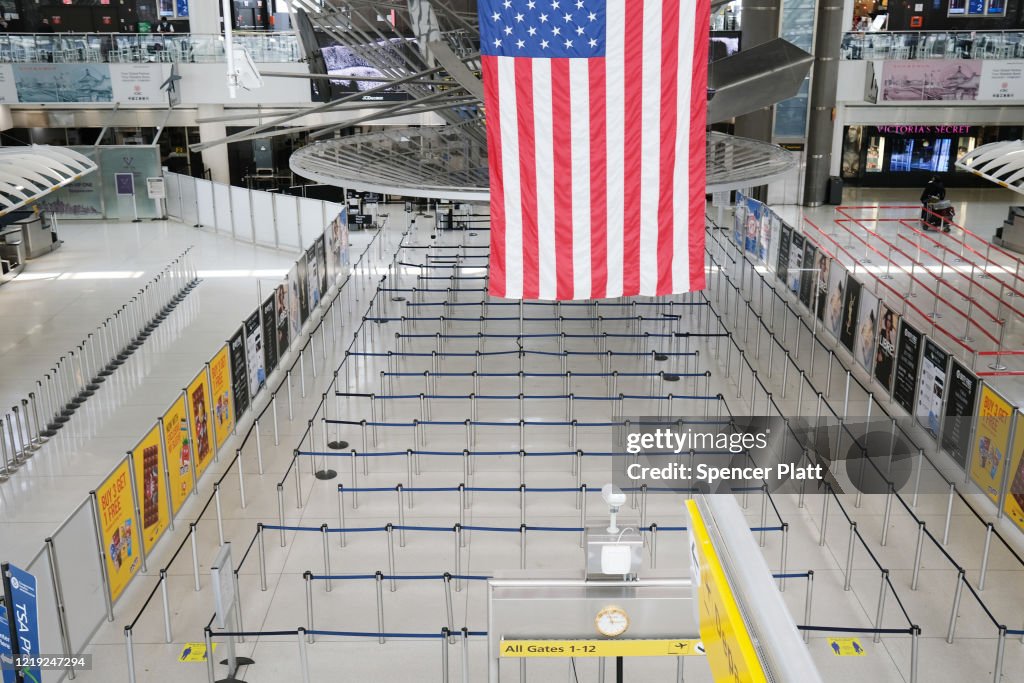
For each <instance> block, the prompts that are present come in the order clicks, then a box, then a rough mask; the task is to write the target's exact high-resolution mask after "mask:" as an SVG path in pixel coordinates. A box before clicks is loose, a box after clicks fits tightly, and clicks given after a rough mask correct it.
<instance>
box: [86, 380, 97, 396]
mask: <svg viewBox="0 0 1024 683" xmlns="http://www.w3.org/2000/svg"><path fill="white" fill-rule="evenodd" d="M85 388H86V389H87V390H88V391H89V393H88V396H92V395H93V394H95V393H96V390H97V389H99V388H100V385H99V384H93V383H92V382H90V383H89V384H86V385H85Z"/></svg>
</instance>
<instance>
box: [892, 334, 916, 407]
mask: <svg viewBox="0 0 1024 683" xmlns="http://www.w3.org/2000/svg"><path fill="white" fill-rule="evenodd" d="M920 365H921V333H920V332H918V331H917V330H916V329H915V328H914V327H913V326H912V325H909V324H908V323H907V321H906V320H904V321H903V324H902V325H900V331H899V343H898V344H897V345H896V370H895V372H894V373H893V384H892V400H894V401H895V402H896V405H898V406H899V407H901V408H903V410H905V411H907V413H912V412H914V390H915V389H916V388H917V372H918V370H919V369H920Z"/></svg>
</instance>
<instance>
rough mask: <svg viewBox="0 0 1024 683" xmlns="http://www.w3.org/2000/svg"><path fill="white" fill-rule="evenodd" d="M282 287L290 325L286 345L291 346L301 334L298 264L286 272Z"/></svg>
mask: <svg viewBox="0 0 1024 683" xmlns="http://www.w3.org/2000/svg"><path fill="white" fill-rule="evenodd" d="M300 260H302V259H300ZM284 285H285V289H287V290H288V321H289V323H290V328H289V329H290V330H291V333H290V334H289V337H288V343H289V344H291V340H293V339H298V338H299V333H301V332H302V317H301V316H302V312H301V308H302V306H301V305H300V304H299V300H300V299H301V290H300V288H299V265H298V264H295V265H294V266H292V269H291V270H290V271H288V277H287V279H285V282H284Z"/></svg>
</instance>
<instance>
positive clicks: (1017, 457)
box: [1003, 413, 1024, 529]
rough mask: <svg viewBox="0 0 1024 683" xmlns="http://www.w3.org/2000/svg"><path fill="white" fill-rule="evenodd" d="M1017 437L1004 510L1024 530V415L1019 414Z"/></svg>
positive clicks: (1011, 451)
mask: <svg viewBox="0 0 1024 683" xmlns="http://www.w3.org/2000/svg"><path fill="white" fill-rule="evenodd" d="M1016 420H1017V435H1016V436H1015V437H1014V438H1013V447H1012V448H1011V449H1010V454H1011V455H1012V456H1013V457H1011V458H1010V485H1009V488H1008V489H1007V491H1006V501H1005V502H1004V503H1003V510H1004V511H1005V512H1006V516H1007V517H1009V518H1010V519H1012V520H1013V522H1014V523H1015V524H1016V525H1017V526H1019V527H1020V528H1021V529H1024V457H1022V456H1024V415H1021V414H1020V413H1017V416H1016Z"/></svg>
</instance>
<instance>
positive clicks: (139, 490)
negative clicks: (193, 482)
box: [132, 426, 168, 553]
mask: <svg viewBox="0 0 1024 683" xmlns="http://www.w3.org/2000/svg"><path fill="white" fill-rule="evenodd" d="M132 469H133V470H134V472H135V492H136V494H137V495H138V497H139V515H141V517H142V519H141V520H140V521H141V528H142V531H141V532H140V533H141V535H142V541H143V543H145V544H146V552H147V553H148V552H149V550H150V549H151V548H152V547H153V546H154V545H156V542H157V540H158V539H159V538H160V535H161V534H163V533H164V529H166V528H167V520H168V511H167V480H166V479H165V478H164V455H163V449H161V448H160V427H159V426H154V427H153V429H151V430H149V434H147V435H146V438H144V439H143V440H142V441H140V442H139V445H138V446H136V447H135V450H134V451H132Z"/></svg>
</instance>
